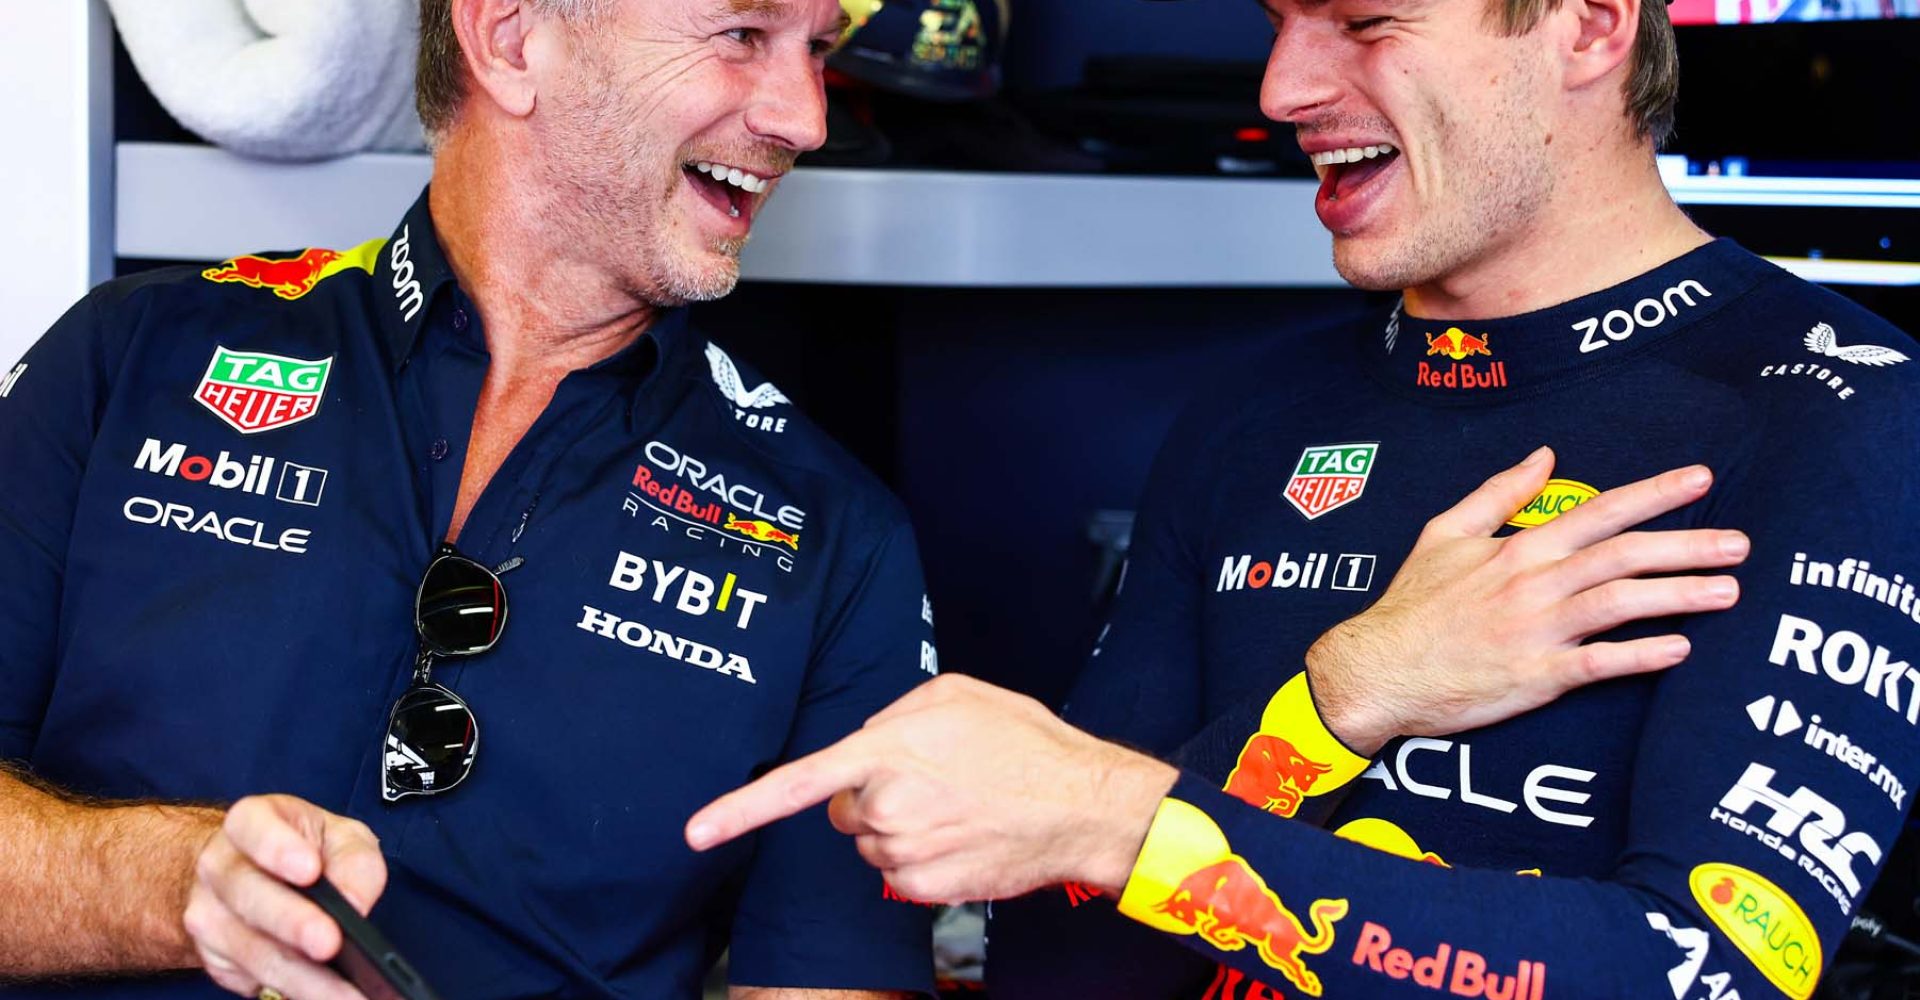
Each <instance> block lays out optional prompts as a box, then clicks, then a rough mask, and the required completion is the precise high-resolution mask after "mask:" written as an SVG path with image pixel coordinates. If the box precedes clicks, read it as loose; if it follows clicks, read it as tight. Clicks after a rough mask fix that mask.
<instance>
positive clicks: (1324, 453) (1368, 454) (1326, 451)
mask: <svg viewBox="0 0 1920 1000" xmlns="http://www.w3.org/2000/svg"><path fill="white" fill-rule="evenodd" d="M1379 451H1380V445H1379V443H1378V442H1363V443H1356V444H1325V445H1314V446H1311V447H1309V448H1307V449H1306V450H1305V451H1303V452H1301V453H1300V461H1299V463H1298V464H1296V465H1295V466H1294V468H1293V478H1291V479H1288V480H1287V489H1286V497H1287V502H1288V503H1290V504H1292V505H1293V509H1294V510H1297V511H1299V512H1300V516H1302V517H1304V518H1306V519H1307V520H1309V521H1311V520H1313V519H1314V518H1316V517H1319V516H1320V515H1322V514H1325V513H1327V512H1328V511H1330V510H1334V509H1336V508H1339V507H1345V506H1346V505H1347V504H1350V503H1352V502H1354V501H1355V500H1358V499H1360V494H1361V493H1362V492H1365V490H1366V488H1367V477H1368V476H1371V475H1372V474H1373V459H1374V456H1375V455H1376V454H1377V453H1378V452H1379Z"/></svg>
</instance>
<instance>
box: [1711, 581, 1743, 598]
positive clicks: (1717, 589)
mask: <svg viewBox="0 0 1920 1000" xmlns="http://www.w3.org/2000/svg"><path fill="white" fill-rule="evenodd" d="M1739 592H1740V585H1739V584H1737V583H1734V582H1733V581H1732V580H1726V579H1722V580H1713V581H1710V582H1708V584H1707V596H1709V597H1711V598H1713V599H1714V600H1716V601H1726V600H1732V599H1733V596H1734V595H1735V594H1738V593H1739Z"/></svg>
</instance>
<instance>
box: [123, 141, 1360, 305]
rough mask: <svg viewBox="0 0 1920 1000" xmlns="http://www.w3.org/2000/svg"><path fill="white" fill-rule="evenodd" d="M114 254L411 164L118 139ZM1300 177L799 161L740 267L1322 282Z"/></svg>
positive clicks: (1322, 258)
mask: <svg viewBox="0 0 1920 1000" xmlns="http://www.w3.org/2000/svg"><path fill="white" fill-rule="evenodd" d="M117 152H118V156H117V161H118V171H119V173H118V176H119V182H118V202H119V216H118V219H117V232H116V235H115V240H116V246H117V248H118V253H119V255H120V256H122V257H153V258H165V259H185V260H219V259H221V258H224V257H227V256H230V255H232V254H235V253H244V252H247V251H250V250H260V249H293V248H298V247H305V246H351V245H353V244H356V243H359V242H361V241H363V240H366V239H368V238H370V237H373V236H378V235H382V234H385V233H386V232H388V231H389V230H390V229H391V228H392V227H393V225H394V224H395V222H396V221H398V220H399V218H400V216H401V214H402V213H404V212H405V211H406V208H407V206H408V205H409V204H411V203H412V201H413V198H414V197H415V196H416V195H417V194H418V193H419V191H420V188H421V187H422V186H423V185H424V184H426V182H427V178H428V176H429V174H430V173H431V170H432V166H431V162H430V161H429V160H428V159H427V157H425V156H408V155H394V154H377V153H369V154H361V155H358V156H351V157H346V158H344V159H339V160H332V161H327V162H323V163H309V164H277V163H261V162H257V161H253V160H246V159H242V158H240V157H237V156H234V155H232V154H230V153H227V152H224V151H222V150H219V149H215V148H212V147H207V146H191V145H175V144H163V143H121V144H120V146H119V148H118V151H117ZM1314 187H1315V185H1314V183H1313V182H1312V181H1300V180H1241V179H1228V178H1217V179H1216V178H1197V179H1195V178H1160V177H1105V176H1086V175H1058V174H1048V175H1033V174H984V173H949V172H934V171H904V170H841V169H827V168H803V169H801V170H798V171H795V172H794V173H793V174H792V175H791V176H790V177H788V178H787V179H786V180H785V181H783V182H782V183H781V190H780V193H779V196H778V197H775V198H774V199H772V200H771V201H769V202H768V204H767V207H766V209H765V212H764V214H763V216H762V218H761V219H760V220H759V221H758V222H757V223H756V224H755V226H754V236H753V242H752V244H751V245H750V246H749V247H748V248H747V251H746V254H745V256H744V257H743V259H742V272H743V275H744V276H745V277H747V278H749V279H758V280H764V281H793V282H818V283H825V284H864V285H909V286H920V287H1006V288H1018V287H1046V288H1075V287H1083V288H1097V287H1167V286H1190V287H1206V286H1213V287H1254V288H1261V287H1264V288H1284V287H1336V286H1338V285H1340V283H1341V282H1340V278H1339V276H1338V275H1337V274H1336V273H1334V270H1333V263H1332V250H1331V241H1330V240H1329V238H1328V236H1327V233H1326V230H1324V229H1322V228H1321V226H1320V223H1319V221H1318V220H1317V219H1316V218H1315V217H1314V214H1313V197H1312V192H1313V189H1314Z"/></svg>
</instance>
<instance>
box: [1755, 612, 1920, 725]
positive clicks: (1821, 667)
mask: <svg viewBox="0 0 1920 1000" xmlns="http://www.w3.org/2000/svg"><path fill="white" fill-rule="evenodd" d="M1789 660H1791V661H1792V662H1793V665H1794V666H1797V667H1799V668H1800V672H1801V673H1803V674H1816V675H1817V674H1825V675H1826V676H1827V679H1828V680H1830V681H1832V682H1834V683H1835V684H1838V685H1840V686H1842V687H1858V688H1859V689H1860V691H1861V693H1863V694H1865V695H1866V696H1867V697H1869V698H1877V699H1880V700H1882V701H1884V702H1885V703H1886V706H1887V707H1888V708H1889V709H1892V710H1893V711H1894V712H1895V713H1896V714H1898V713H1900V711H1901V708H1900V682H1901V681H1905V682H1906V684H1907V697H1906V703H1907V704H1906V712H1905V715H1906V717H1907V722H1908V724H1909V725H1911V724H1914V723H1915V722H1916V721H1920V671H1915V670H1914V669H1913V668H1912V667H1910V666H1908V665H1907V661H1905V660H1896V659H1894V658H1893V653H1892V652H1890V651H1888V649H1887V647H1885V646H1881V645H1876V644H1874V643H1871V642H1868V641H1867V640H1866V638H1865V637H1864V636H1862V635H1861V634H1860V633H1858V632H1848V631H1840V632H1835V633H1833V634H1832V635H1828V634H1827V632H1826V630H1824V629H1822V628H1821V627H1820V625H1819V624H1818V623H1816V622H1813V621H1809V620H1808V619H1805V618H1798V617H1795V616H1793V615H1789V614H1782V615H1781V616H1780V624H1779V626H1778V627H1777V628H1776V629H1775V630H1774V633H1773V649H1772V650H1770V651H1768V653H1767V662H1768V663H1771V664H1773V665H1774V666H1776V667H1784V666H1786V665H1787V662H1788V661H1789ZM1816 660H1817V661H1818V662H1817V663H1816Z"/></svg>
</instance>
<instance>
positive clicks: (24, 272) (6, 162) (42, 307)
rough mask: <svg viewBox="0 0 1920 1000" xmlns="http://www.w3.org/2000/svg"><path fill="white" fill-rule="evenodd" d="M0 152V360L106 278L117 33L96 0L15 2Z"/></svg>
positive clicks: (2, 64)
mask: <svg viewBox="0 0 1920 1000" xmlns="http://www.w3.org/2000/svg"><path fill="white" fill-rule="evenodd" d="M5 21H6V29H7V37H8V38H9V39H10V40H11V44H9V45H8V46H7V52H6V57H5V58H4V59H0V94H5V95H6V105H7V135H6V139H7V142H8V143H9V145H10V148H9V149H8V150H7V151H6V155H4V156H0V219H5V220H6V222H5V225H4V228H0V233H4V236H3V237H0V368H11V367H12V364H13V361H14V360H15V359H17V358H18V357H19V356H20V355H21V354H23V353H25V351H26V349H27V348H28V347H29V346H31V345H32V344H33V342H34V341H35V340H36V339H38V338H39V336H40V334H41V333H43V332H45V330H46V328H47V327H48V326H50V325H51V324H52V323H53V321H54V320H55V319H58V318H59V316H60V314H61V313H63V312H65V311H66V310H67V307H68V306H71V305H72V304H73V303H74V302H75V301H77V300H78V299H79V298H80V297H81V296H82V295H84V294H86V291H87V289H88V288H91V287H92V286H93V285H94V283H96V282H98V281H101V280H104V279H105V278H106V277H108V276H109V274H110V272H111V270H112V267H113V244H112V240H111V230H110V228H109V224H110V221H111V215H112V202H111V198H112V192H113V185H112V173H111V171H112V156H111V154H112V143H113V120H112V111H113V88H112V79H111V75H112V48H111V44H112V36H111V35H110V34H109V32H110V30H111V28H110V26H109V22H108V19H107V12H106V7H105V5H104V4H103V3H102V2H101V0H79V2H75V0H56V2H50V3H49V2H39V0H34V2H27V3H11V4H8V5H7V15H6V18H5Z"/></svg>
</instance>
